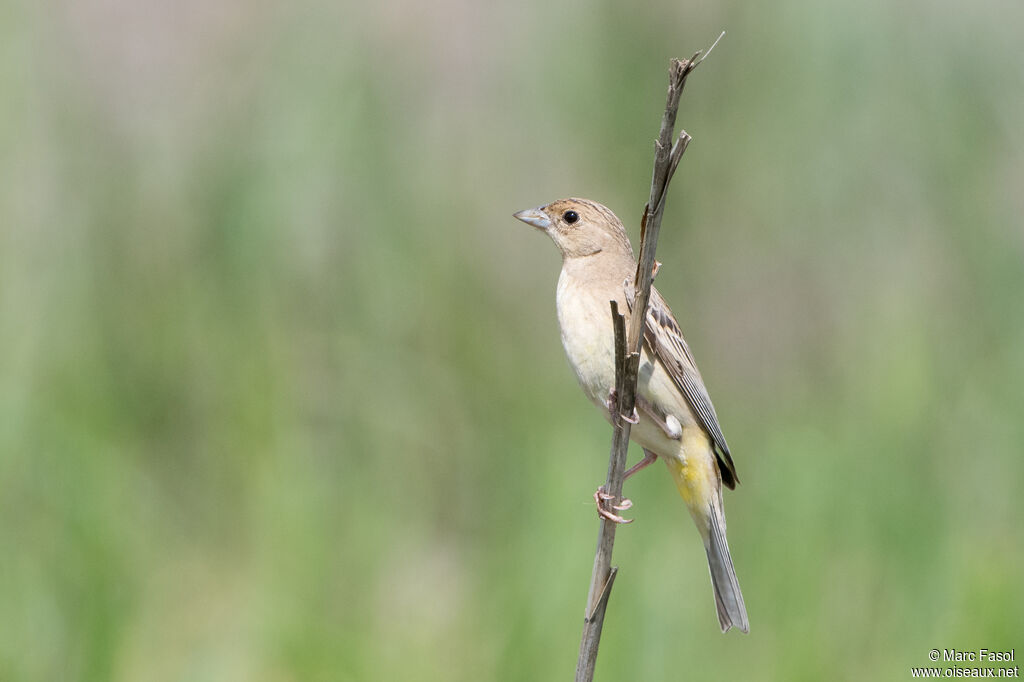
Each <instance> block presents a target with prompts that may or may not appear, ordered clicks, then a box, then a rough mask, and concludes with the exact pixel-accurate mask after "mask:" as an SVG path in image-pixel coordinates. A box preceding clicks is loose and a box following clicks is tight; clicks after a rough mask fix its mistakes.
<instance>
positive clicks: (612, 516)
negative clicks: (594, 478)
mask: <svg viewBox="0 0 1024 682" xmlns="http://www.w3.org/2000/svg"><path fill="white" fill-rule="evenodd" d="M614 499H615V496H614V495H611V494H609V493H606V492H605V490H604V486H601V487H600V488H598V489H597V490H595V491H594V502H595V503H596V504H597V514H598V516H600V517H601V518H604V519H608V520H609V521H611V522H612V523H633V519H624V518H622V517H621V516H619V515H618V514H616V513H615V511H626V510H627V509H629V508H630V507H632V506H633V502H632V501H631V500H629V499H627V498H625V497H623V498H622V501H621V502H619V503H618V504H609V503H610V502H611V501H612V500H614ZM609 507H610V509H609ZM612 510H615V511H612Z"/></svg>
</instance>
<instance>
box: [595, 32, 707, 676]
mask: <svg viewBox="0 0 1024 682" xmlns="http://www.w3.org/2000/svg"><path fill="white" fill-rule="evenodd" d="M721 38H722V36H719V37H718V40H721ZM718 40H716V41H715V43H714V44H713V45H712V46H711V47H710V48H709V49H708V51H707V53H705V54H704V57H707V55H708V54H709V53H710V52H711V50H712V49H714V47H715V45H717V44H718ZM703 59H704V58H703V57H701V53H700V52H697V53H695V54H694V55H693V57H691V58H690V59H687V60H682V61H680V60H678V59H673V60H672V62H671V66H670V68H669V88H668V97H667V100H666V102H665V113H664V115H663V116H662V119H661V130H660V133H659V135H658V139H657V141H656V142H655V146H654V172H653V174H652V177H651V196H650V200H649V201H648V203H647V206H646V207H645V208H644V215H643V219H642V220H641V223H640V242H641V243H640V261H639V264H638V265H637V270H636V277H635V279H634V282H633V286H634V287H635V291H636V292H637V296H636V301H635V303H634V304H633V311H632V314H631V315H630V324H629V333H628V336H627V334H626V329H625V320H624V318H623V316H622V315H621V314H620V313H619V309H618V305H617V304H616V302H615V301H612V302H611V310H612V325H613V328H614V330H615V391H616V396H617V402H616V405H615V406H614V407H615V411H616V414H615V415H613V417H612V424H613V429H614V430H613V434H612V446H611V453H610V455H609V458H608V477H607V480H606V481H605V485H604V490H605V492H607V493H608V494H610V495H612V496H613V500H612V501H611V504H613V505H616V504H619V503H620V502H621V501H622V481H623V476H624V475H625V470H626V453H627V451H628V450H629V432H630V426H631V425H630V423H629V422H628V421H627V420H625V419H622V418H620V415H624V414H625V415H628V414H632V413H633V408H634V407H635V406H636V382H637V373H638V372H639V368H640V343H641V338H642V333H643V327H644V324H643V322H644V319H645V318H646V316H647V303H648V301H649V300H650V297H651V284H652V283H653V281H654V271H655V260H654V253H655V250H656V249H657V245H658V233H659V231H660V229H661V217H662V214H663V213H664V211H665V196H666V194H667V192H668V184H669V181H670V180H671V179H672V175H673V174H674V173H675V170H676V167H677V166H678V165H679V160H680V159H681V158H682V156H683V152H685V151H686V146H687V144H689V142H690V136H689V135H687V134H686V132H685V131H683V132H681V133H680V135H679V139H678V140H677V141H676V143H675V145H673V144H672V134H673V130H674V129H675V122H676V113H677V112H678V110H679V97H680V95H682V93H683V87H684V86H685V85H686V77H687V76H688V75H689V74H690V72H691V71H693V70H694V69H695V68H697V66H699V65H700V63H701V62H702V61H703ZM600 524H601V529H600V533H599V535H598V539H597V551H596V552H595V554H594V569H593V572H592V573H591V577H590V591H589V593H588V595H587V610H586V614H585V615H584V619H583V636H582V639H581V640H580V653H579V659H578V660H577V662H576V682H591V680H593V679H594V667H595V665H596V663H597V650H598V646H599V645H600V642H601V630H602V628H603V627H604V616H605V611H606V610H607V606H608V598H609V596H610V593H611V588H612V584H613V582H614V580H615V575H616V573H617V569H616V568H614V567H613V566H612V565H611V563H612V549H613V547H614V545H615V529H616V526H617V525H618V524H616V523H613V522H612V521H609V520H608V519H605V518H601V519H600Z"/></svg>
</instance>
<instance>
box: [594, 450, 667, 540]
mask: <svg viewBox="0 0 1024 682" xmlns="http://www.w3.org/2000/svg"><path fill="white" fill-rule="evenodd" d="M656 459H658V456H657V455H656V454H654V453H653V452H651V451H650V450H648V449H647V448H644V458H643V459H642V460H640V461H639V462H637V463H636V464H634V465H633V466H631V467H630V468H629V469H628V470H627V471H626V473H625V475H624V476H623V477H622V482H623V483H625V482H626V479H628V478H629V477H630V476H632V475H633V474H635V473H636V472H638V471H640V470H641V469H645V468H647V467H648V466H650V465H651V463H652V462H654V461H655V460H656ZM614 499H615V496H614V495H611V494H609V493H606V492H605V491H604V486H601V487H600V488H598V489H597V490H596V491H594V502H595V503H597V513H598V514H599V515H600V516H602V517H603V518H606V519H608V520H609V521H611V522H612V523H633V519H624V518H622V517H621V516H619V515H618V514H615V513H614V512H611V511H609V510H608V509H607V508H606V505H607V504H608V502H610V501H611V500H614ZM632 506H633V501H632V500H630V499H629V498H628V497H623V498H622V501H621V502H619V503H618V504H613V505H612V509H614V510H616V511H626V510H627V509H629V508H630V507H632Z"/></svg>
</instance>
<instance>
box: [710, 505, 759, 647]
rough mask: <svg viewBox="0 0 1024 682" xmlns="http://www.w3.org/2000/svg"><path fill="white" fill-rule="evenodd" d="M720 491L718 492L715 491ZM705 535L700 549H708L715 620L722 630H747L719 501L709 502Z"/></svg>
mask: <svg viewBox="0 0 1024 682" xmlns="http://www.w3.org/2000/svg"><path fill="white" fill-rule="evenodd" d="M719 494H721V493H719ZM710 516H711V518H710V519H709V520H710V523H709V526H710V528H709V531H710V532H709V533H708V538H707V539H706V540H705V541H704V549H705V550H707V553H708V568H710V569H711V585H712V586H713V587H714V588H715V606H716V607H717V608H718V624H719V625H721V626H722V632H726V631H727V630H728V629H729V628H731V627H736V628H739V629H740V630H741V631H742V632H750V623H749V622H748V621H747V606H746V604H744V603H743V592H742V591H741V590H740V581H739V580H737V579H736V569H735V568H733V565H732V556H731V555H730V554H729V541H728V540H726V539H725V516H724V515H723V514H722V513H721V510H720V508H719V505H717V504H712V505H711V515H710Z"/></svg>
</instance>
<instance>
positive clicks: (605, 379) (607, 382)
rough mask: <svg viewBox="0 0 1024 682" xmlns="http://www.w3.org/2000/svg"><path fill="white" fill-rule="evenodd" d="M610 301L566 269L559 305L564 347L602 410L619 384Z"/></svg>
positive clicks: (581, 382)
mask: <svg viewBox="0 0 1024 682" xmlns="http://www.w3.org/2000/svg"><path fill="white" fill-rule="evenodd" d="M609 300H610V298H609V297H603V296H601V295H600V294H599V293H598V292H595V291H594V288H593V287H588V286H586V283H585V282H579V281H576V280H575V279H574V278H572V277H569V276H566V274H565V272H564V271H563V273H562V276H561V277H559V279H558V291H557V295H556V304H557V307H558V324H559V327H560V328H561V332H562V347H563V348H565V355H566V357H567V358H568V360H569V364H570V365H571V366H572V369H573V371H574V372H575V373H576V378H577V379H578V380H579V382H580V386H581V387H582V388H583V392H584V393H585V394H586V395H587V397H588V398H589V399H590V400H591V401H592V402H593V403H594V404H595V405H597V406H598V407H600V408H602V409H603V408H604V401H605V399H606V398H607V397H608V392H609V391H610V390H611V388H612V386H614V385H615V346H614V339H615V336H614V331H613V328H612V314H611V307H610V306H609V303H608V301H609Z"/></svg>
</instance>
